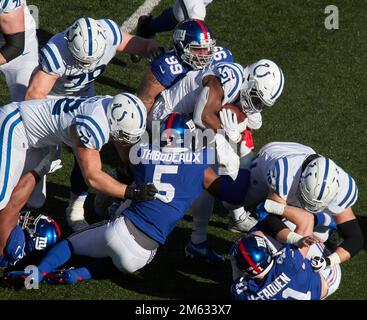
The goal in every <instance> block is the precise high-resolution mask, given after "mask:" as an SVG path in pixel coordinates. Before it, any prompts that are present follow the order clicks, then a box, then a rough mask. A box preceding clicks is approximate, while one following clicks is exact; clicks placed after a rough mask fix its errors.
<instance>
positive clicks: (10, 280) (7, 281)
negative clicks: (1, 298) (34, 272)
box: [1, 271, 30, 290]
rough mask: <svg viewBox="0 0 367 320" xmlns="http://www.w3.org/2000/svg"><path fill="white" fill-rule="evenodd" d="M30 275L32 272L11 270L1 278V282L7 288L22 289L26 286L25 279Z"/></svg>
mask: <svg viewBox="0 0 367 320" xmlns="http://www.w3.org/2000/svg"><path fill="white" fill-rule="evenodd" d="M28 276H30V273H26V272H24V271H11V272H8V273H7V274H5V275H4V276H3V277H2V278H1V283H2V285H3V286H4V287H6V288H9V289H14V290H20V289H22V288H24V287H25V280H26V279H27V277H28Z"/></svg>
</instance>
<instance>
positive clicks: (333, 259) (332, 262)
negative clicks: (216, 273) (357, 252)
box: [327, 252, 341, 267]
mask: <svg viewBox="0 0 367 320" xmlns="http://www.w3.org/2000/svg"><path fill="white" fill-rule="evenodd" d="M327 259H329V260H330V267H332V266H336V265H337V264H340V263H341V260H340V257H339V255H338V254H337V253H336V252H334V253H332V254H331V255H330V256H328V257H327Z"/></svg>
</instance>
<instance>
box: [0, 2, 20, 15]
mask: <svg viewBox="0 0 367 320" xmlns="http://www.w3.org/2000/svg"><path fill="white" fill-rule="evenodd" d="M22 4H24V0H1V8H0V10H1V11H0V14H1V13H3V12H5V13H10V12H13V11H15V10H17V9H19V8H20V7H21V5H22Z"/></svg>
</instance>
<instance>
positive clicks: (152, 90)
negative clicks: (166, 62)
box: [137, 70, 165, 113]
mask: <svg viewBox="0 0 367 320" xmlns="http://www.w3.org/2000/svg"><path fill="white" fill-rule="evenodd" d="M164 89H165V88H164V86H162V85H161V83H160V82H159V81H158V80H157V78H156V77H155V75H154V74H153V73H152V71H151V70H149V71H148V72H147V73H146V74H145V75H144V78H143V79H142V80H141V82H140V84H139V87H138V90H137V96H138V97H139V98H140V99H141V101H143V103H144V105H145V107H146V108H147V112H148V113H149V112H150V110H151V109H152V106H153V104H154V101H155V98H156V97H157V96H158V95H159V94H160V93H161V92H162V91H164Z"/></svg>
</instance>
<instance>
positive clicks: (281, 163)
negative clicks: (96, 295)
mask: <svg viewBox="0 0 367 320" xmlns="http://www.w3.org/2000/svg"><path fill="white" fill-rule="evenodd" d="M293 176H294V175H293V174H292V173H291V170H290V166H289V161H288V159H287V157H283V158H280V159H278V160H277V161H276V162H275V164H274V166H273V168H272V169H270V171H269V172H268V183H269V186H270V188H271V189H272V190H273V191H274V192H275V193H276V194H277V195H279V196H280V197H281V198H282V199H284V200H287V198H288V194H289V191H290V188H291V186H292V182H293Z"/></svg>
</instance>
